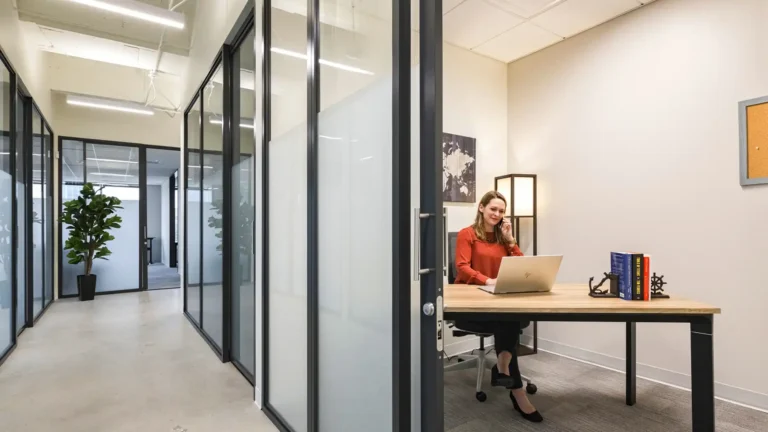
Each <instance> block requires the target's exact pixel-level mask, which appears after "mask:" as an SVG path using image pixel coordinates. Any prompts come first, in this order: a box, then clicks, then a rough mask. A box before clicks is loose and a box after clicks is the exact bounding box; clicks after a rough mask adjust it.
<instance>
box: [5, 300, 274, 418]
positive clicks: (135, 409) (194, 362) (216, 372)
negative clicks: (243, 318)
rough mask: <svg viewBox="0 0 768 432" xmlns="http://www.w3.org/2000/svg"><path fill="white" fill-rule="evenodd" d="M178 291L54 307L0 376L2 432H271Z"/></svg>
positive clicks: (250, 390) (23, 339)
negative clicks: (202, 333) (189, 315)
mask: <svg viewBox="0 0 768 432" xmlns="http://www.w3.org/2000/svg"><path fill="white" fill-rule="evenodd" d="M182 303H183V297H182V291H181V290H162V291H150V292H143V293H135V294H116V295H106V296H99V297H96V300H95V301H93V302H82V303H81V302H79V301H77V300H60V301H57V302H56V303H54V304H53V305H52V306H51V309H50V310H49V311H48V312H47V313H46V315H45V316H44V317H43V318H42V319H41V320H40V321H39V323H38V325H37V326H35V327H34V328H32V329H30V330H27V331H25V332H24V333H23V334H22V337H21V338H20V339H19V345H18V347H17V348H16V351H15V352H14V353H13V354H11V356H10V358H9V359H8V360H7V361H6V362H5V364H3V365H2V366H1V367H0V430H2V431H3V432H48V431H51V432H52V431H56V432H139V431H140V432H155V431H157V432H208V431H210V432H218V431H227V432H237V431H249V432H254V431H256V432H261V431H275V430H276V429H275V428H274V426H272V423H271V422H270V421H269V420H268V419H267V418H266V416H265V415H263V414H262V413H261V411H259V409H258V408H257V407H256V405H255V404H254V403H253V388H252V387H251V386H250V385H249V384H248V382H247V381H246V380H245V378H243V377H242V375H240V373H239V372H238V371H237V370H236V369H235V368H234V367H233V366H232V365H230V364H222V363H221V362H219V360H218V359H217V358H216V357H215V354H214V353H213V352H212V351H211V349H210V348H209V347H208V346H207V345H206V343H205V342H204V341H203V339H202V338H200V336H199V335H198V334H197V332H196V331H195V329H194V328H193V327H192V325H191V324H190V323H189V322H188V321H187V319H186V318H185V317H184V316H183V315H182V312H181V311H182Z"/></svg>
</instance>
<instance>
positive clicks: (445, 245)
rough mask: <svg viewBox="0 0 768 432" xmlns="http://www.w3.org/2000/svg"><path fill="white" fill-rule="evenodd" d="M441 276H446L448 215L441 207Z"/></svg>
mask: <svg viewBox="0 0 768 432" xmlns="http://www.w3.org/2000/svg"><path fill="white" fill-rule="evenodd" d="M443 276H448V216H447V214H446V208H445V207H443Z"/></svg>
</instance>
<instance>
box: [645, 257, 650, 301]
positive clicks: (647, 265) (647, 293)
mask: <svg viewBox="0 0 768 432" xmlns="http://www.w3.org/2000/svg"><path fill="white" fill-rule="evenodd" d="M650 274H651V257H649V256H647V255H646V256H645V257H643V300H645V301H648V300H650V299H651V286H650Z"/></svg>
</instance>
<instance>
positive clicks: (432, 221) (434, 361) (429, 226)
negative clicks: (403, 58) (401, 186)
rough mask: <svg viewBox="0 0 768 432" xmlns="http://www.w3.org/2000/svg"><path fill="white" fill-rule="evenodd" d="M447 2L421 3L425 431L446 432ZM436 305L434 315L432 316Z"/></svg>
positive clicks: (422, 376)
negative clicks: (444, 139) (444, 179)
mask: <svg viewBox="0 0 768 432" xmlns="http://www.w3.org/2000/svg"><path fill="white" fill-rule="evenodd" d="M442 9H443V4H442V2H439V1H430V0H420V1H419V12H420V13H419V29H420V31H419V35H420V37H419V39H420V40H419V47H420V48H419V52H420V55H421V62H420V65H419V81H420V86H419V111H420V112H419V119H420V123H421V125H420V138H421V145H420V147H421V149H420V158H421V160H420V163H419V165H420V167H421V171H420V174H421V181H420V210H419V212H420V214H421V215H428V216H427V217H426V218H422V217H420V218H418V221H419V224H420V228H415V229H418V230H419V232H420V235H421V241H420V246H421V253H420V257H421V263H420V268H419V273H421V269H431V271H429V272H427V273H426V274H423V275H422V276H421V305H422V306H427V308H421V307H420V308H419V309H420V311H421V313H420V316H421V326H420V327H421V330H420V333H421V430H422V431H425V432H442V431H443V430H444V413H443V350H442V341H443V338H444V337H445V329H444V328H443V323H442V319H443V301H442V299H443V271H442V270H443V268H444V262H443V255H444V253H445V252H444V248H443V242H444V241H445V232H444V220H443V196H442V172H443V163H442V160H443V156H442V135H443V31H442V27H443V13H442ZM429 305H433V306H434V307H433V308H432V310H434V313H432V314H428V313H427V312H426V311H427V310H428V306H429Z"/></svg>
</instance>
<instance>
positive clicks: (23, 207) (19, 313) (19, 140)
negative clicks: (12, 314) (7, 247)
mask: <svg viewBox="0 0 768 432" xmlns="http://www.w3.org/2000/svg"><path fill="white" fill-rule="evenodd" d="M16 112H17V113H22V112H24V100H23V99H22V97H21V95H20V94H17V96H16ZM15 140H16V197H17V199H16V222H17V229H18V234H17V239H18V241H17V243H16V245H17V247H16V269H17V270H16V305H17V308H16V331H17V332H20V331H21V330H22V329H23V328H24V324H25V323H26V321H27V308H26V304H27V300H26V298H27V296H26V288H27V273H26V269H27V255H26V253H27V242H26V241H24V240H25V237H24V236H25V234H26V229H27V200H26V199H24V198H23V197H25V196H26V184H25V182H24V179H25V177H24V174H25V173H26V169H25V167H24V155H25V154H26V150H25V149H24V116H22V115H17V116H16V137H15Z"/></svg>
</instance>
